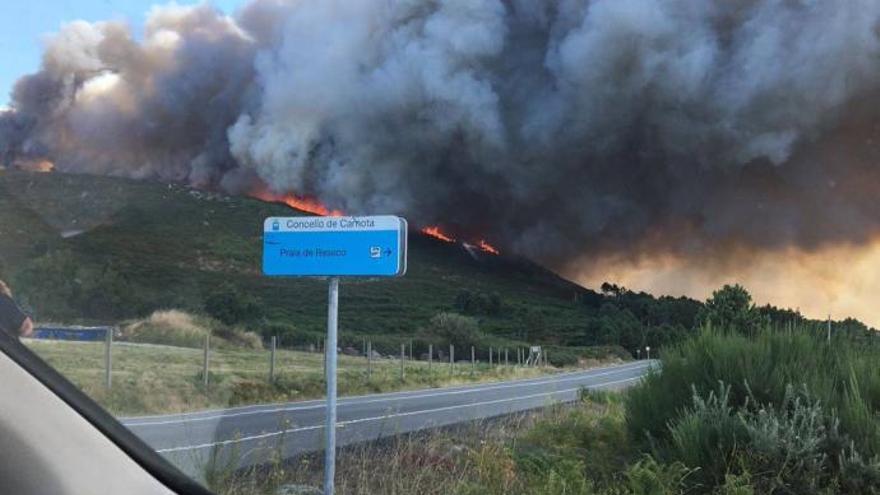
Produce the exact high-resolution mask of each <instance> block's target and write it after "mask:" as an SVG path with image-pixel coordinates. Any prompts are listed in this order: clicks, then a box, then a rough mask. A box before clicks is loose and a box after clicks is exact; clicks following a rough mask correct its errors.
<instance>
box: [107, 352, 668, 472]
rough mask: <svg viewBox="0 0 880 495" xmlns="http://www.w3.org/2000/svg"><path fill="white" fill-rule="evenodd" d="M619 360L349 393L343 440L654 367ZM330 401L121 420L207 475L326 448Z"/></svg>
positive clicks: (471, 416)
mask: <svg viewBox="0 0 880 495" xmlns="http://www.w3.org/2000/svg"><path fill="white" fill-rule="evenodd" d="M654 365H655V363H654V362H652V361H637V362H633V363H628V364H624V365H619V366H613V367H607V368H597V369H592V370H586V371H577V372H571V373H562V374H557V375H549V376H543V377H539V378H531V379H527V380H515V381H507V382H495V383H484V384H478V385H469V386H462V387H454V388H438V389H428V390H416V391H409V392H395V393H388V394H376V395H366V396H359V397H347V398H343V399H340V400H339V404H338V409H337V421H338V423H337V424H338V427H339V429H338V432H337V442H338V444H339V445H340V446H343V445H347V444H352V443H357V442H363V441H368V440H375V439H378V438H382V437H385V436H390V435H396V434H400V433H406V432H411V431H417V430H423V429H427V428H432V427H438V426H445V425H451V424H455V423H461V422H465V421H471V420H476V419H483V418H490V417H493V416H500V415H504V414H510V413H515V412H519V411H526V410H530V409H536V408H540V407H543V406H546V405H548V404H551V403H554V402H565V401H572V400H574V399H575V398H576V397H577V394H578V391H579V390H580V389H582V388H591V389H592V388H595V389H614V388H621V387H626V386H628V385H632V384H634V383H636V382H637V381H638V380H640V379H641V377H642V376H643V375H644V374H645V373H646V372H647V370H648V369H649V368H650V367H652V366H654ZM323 422H324V402H323V401H309V402H294V403H288V404H274V405H261V406H245V407H237V408H230V409H223V410H214V411H202V412H195V413H187V414H174V415H165V416H144V417H138V418H129V419H124V420H122V423H123V424H125V425H126V426H128V427H129V428H131V429H132V430H133V431H134V432H135V433H137V434H138V435H139V436H140V437H141V438H143V439H144V440H146V442H147V443H148V444H150V446H152V447H153V448H155V449H156V450H157V451H158V452H160V453H161V454H163V455H165V456H166V457H168V458H169V459H171V460H172V462H174V463H175V464H177V465H178V466H180V467H182V468H183V469H184V471H187V473H188V474H190V475H193V476H200V475H201V474H202V473H201V472H200V471H201V469H199V468H198V466H200V465H204V463H205V462H206V460H207V459H208V457H209V456H210V455H211V453H212V452H214V453H219V455H222V456H226V455H234V456H235V457H236V458H238V459H240V462H241V463H242V464H243V465H251V464H256V463H259V462H264V461H265V460H266V459H267V457H268V455H270V453H272V452H279V451H281V452H283V453H284V455H285V456H294V455H297V454H301V453H304V452H310V451H315V450H320V449H321V448H322V439H323V430H324V426H323Z"/></svg>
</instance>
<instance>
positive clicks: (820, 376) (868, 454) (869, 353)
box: [626, 330, 880, 493]
mask: <svg viewBox="0 0 880 495" xmlns="http://www.w3.org/2000/svg"><path fill="white" fill-rule="evenodd" d="M823 337H824V336H823ZM878 357H880V356H878V352H877V351H876V350H874V349H872V348H869V347H859V346H853V345H851V344H850V343H848V342H846V341H838V342H834V343H833V344H829V343H827V342H826V341H825V340H824V338H821V337H820V336H817V335H814V334H810V333H807V332H804V331H793V332H792V333H791V334H787V333H785V334H784V333H772V332H767V331H764V332H760V333H759V334H758V335H757V336H756V337H755V338H752V339H749V338H746V337H744V336H742V335H738V334H733V333H726V334H725V333H723V332H713V331H711V330H704V331H703V332H702V333H701V334H700V335H699V336H698V337H696V338H694V339H691V340H689V341H687V342H684V343H683V344H681V345H680V346H678V347H676V348H674V349H670V350H667V352H665V353H664V355H663V359H662V361H663V368H662V369H663V371H662V373H661V372H657V373H653V374H651V375H649V376H648V377H647V379H646V380H645V382H644V383H643V385H642V386H640V387H637V388H634V389H633V390H632V391H630V393H629V394H628V396H627V403H626V407H627V426H628V430H629V432H630V435H631V436H632V438H634V439H636V440H637V441H638V442H639V444H640V445H641V448H642V449H647V450H649V451H653V452H655V453H656V454H657V455H658V456H659V457H658V460H660V461H662V462H665V463H671V462H682V463H684V464H685V465H686V466H688V467H689V468H693V469H696V471H695V472H694V473H693V474H692V476H690V477H689V483H690V485H691V489H693V490H696V491H698V492H702V493H709V492H711V491H712V490H715V489H718V490H721V491H722V492H723V493H748V490H755V493H821V492H825V493H877V492H880V482H878V480H880V470H878V462H880V461H878V460H877V459H878V457H877V455H878V449H880V444H878V438H880V437H878V433H880V424H878V421H877V407H878V405H880V387H878V384H880V373H878V371H877V369H876V364H875V363H876V362H877V358H878Z"/></svg>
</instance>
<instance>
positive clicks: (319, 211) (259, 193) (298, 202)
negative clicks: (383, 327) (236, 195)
mask: <svg viewBox="0 0 880 495" xmlns="http://www.w3.org/2000/svg"><path fill="white" fill-rule="evenodd" d="M250 196H251V197H253V198H256V199H259V200H261V201H266V202H270V203H282V204H285V205H287V206H289V207H291V208H294V209H297V210H300V211H305V212H307V213H311V214H313V215H320V216H324V217H327V216H330V217H341V216H345V213H344V212H343V211H341V210H334V209H331V208H329V207H327V206H326V205H324V204H323V203H321V202H320V201H318V200H316V199H313V198H304V197H299V196H296V195H293V194H275V193H272V192H270V191H268V190H267V189H265V188H260V189H258V190H256V191H253V192H251V193H250ZM419 232H421V233H422V234H424V235H426V236H429V237H433V238H434V239H438V240H441V241H443V242H448V243H450V244H455V243H457V242H458V241H456V240H455V238H453V237H451V236H450V235H448V234H446V233H445V232H443V230H441V229H440V227H439V226H437V225H432V226H428V227H423V228H421V229H420V230H419ZM463 244H464V245H468V246H472V245H475V246H476V247H477V248H479V249H480V250H481V251H483V252H484V253H488V254H493V255H496V256H497V255H500V254H501V251H499V250H498V248H496V247H495V246H493V245H491V244H489V243H488V242H486V241H485V240H483V239H480V240H479V241H477V243H476V244H469V243H463Z"/></svg>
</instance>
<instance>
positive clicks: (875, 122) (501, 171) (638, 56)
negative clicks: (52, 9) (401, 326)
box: [0, 0, 880, 321]
mask: <svg viewBox="0 0 880 495" xmlns="http://www.w3.org/2000/svg"><path fill="white" fill-rule="evenodd" d="M878 25H880V2H870V1H852V2H846V1H837V2H835V1H824V2H806V1H790V2H782V1H774V0H750V1H744V2H730V1H727V0H706V1H703V2H686V1H685V2H683V1H680V0H629V1H613V0H604V1H600V0H572V1H561V0H558V1H553V0H551V1H546V2H529V1H525V0H473V1H467V2H442V1H434V0H411V1H405V2H403V1H392V2H386V1H381V0H357V1H355V0H250V1H248V2H246V3H245V4H244V5H242V7H241V8H240V9H239V10H238V11H237V12H235V14H233V15H226V14H224V13H223V12H221V11H219V10H217V9H215V8H213V7H212V6H211V5H209V4H208V3H202V4H200V5H197V6H178V5H171V6H165V7H156V8H154V9H152V10H150V14H149V16H148V18H147V20H146V22H145V23H144V29H143V32H142V33H141V32H137V34H136V33H135V30H133V29H131V28H130V27H129V26H127V25H126V24H124V23H121V22H115V21H110V22H95V23H89V22H85V21H76V22H72V23H70V24H67V25H64V26H63V27H62V28H61V29H60V31H59V32H58V33H57V34H56V35H54V36H52V37H49V38H47V39H46V43H45V46H46V48H45V53H44V54H43V60H42V65H41V67H40V69H39V70H38V71H37V72H35V73H33V74H29V75H26V76H24V77H22V78H21V79H20V80H19V81H18V82H17V83H16V86H15V89H14V91H13V94H12V99H11V102H10V106H9V108H8V109H3V110H0V166H6V167H12V166H13V165H14V164H15V163H23V162H25V161H27V162H33V163H42V161H44V160H45V161H48V162H51V163H54V164H55V165H56V166H57V168H58V170H60V171H63V172H80V173H91V174H108V175H117V176H127V177H135V178H151V179H159V180H164V181H172V182H187V183H189V184H192V185H194V186H197V187H205V188H217V189H225V190H228V191H231V192H242V191H250V190H251V189H253V185H254V184H267V185H269V186H270V187H268V188H267V190H271V191H280V192H282V194H281V195H280V196H279V195H270V197H268V198H265V199H267V200H271V201H280V202H284V203H286V204H289V205H291V206H293V207H295V208H298V209H301V210H304V211H309V212H312V213H315V214H322V215H334V214H342V211H345V212H347V213H350V214H359V213H363V212H377V211H390V212H398V213H400V214H402V215H404V216H406V217H407V218H408V219H409V220H411V221H412V222H413V225H424V226H428V227H427V230H425V231H423V233H424V234H425V235H431V236H433V237H434V238H437V239H440V240H442V241H444V242H452V241H455V242H462V241H464V240H465V238H467V240H468V241H469V242H472V244H468V245H470V246H473V247H474V249H477V247H479V248H480V249H483V250H484V251H485V252H496V251H497V249H496V248H495V247H494V246H492V245H490V244H489V243H487V242H485V241H483V242H482V243H481V242H480V241H479V240H478V239H481V238H486V239H492V241H493V242H496V243H498V244H499V245H501V246H503V247H504V249H505V251H506V250H512V251H515V252H516V253H517V254H522V255H525V256H529V257H533V258H535V259H536V260H538V261H540V262H543V263H544V264H547V265H550V266H551V267H553V268H556V269H559V270H565V273H566V274H567V275H569V276H571V277H579V280H582V281H590V282H591V281H592V280H593V278H592V275H582V274H595V273H597V271H596V270H597V269H598V268H601V267H600V266H598V264H599V263H601V261H600V260H604V259H607V258H608V257H609V256H610V257H614V258H615V260H617V264H616V265H615V267H618V268H620V270H621V271H615V273H623V271H624V270H625V269H627V267H628V269H629V270H631V271H633V272H631V273H636V272H637V273H638V276H635V275H632V274H631V276H629V277H628V276H626V274H624V275H621V277H622V279H623V280H632V281H634V283H635V282H637V281H645V283H646V284H647V286H649V287H650V286H651V280H652V277H658V276H660V274H661V272H662V270H660V269H659V268H657V269H652V270H649V271H642V268H641V267H644V266H655V267H656V266H659V267H660V268H663V267H678V268H676V270H677V273H681V270H690V269H693V268H692V267H700V269H702V270H707V271H710V272H711V273H712V274H716V273H723V274H724V276H725V280H727V279H733V280H740V279H741V278H742V277H740V275H742V276H745V274H746V273H749V272H750V264H751V263H754V261H755V260H758V259H774V260H777V259H778V260H779V263H781V265H779V266H780V267H782V268H784V270H782V271H781V272H778V273H779V276H778V277H776V278H775V279H774V280H773V281H770V282H766V286H768V287H769V286H771V285H772V286H774V287H776V288H777V289H778V290H776V292H778V293H783V292H786V291H787V290H789V286H790V285H792V284H794V283H797V284H800V285H805V286H815V287H826V286H827V284H825V280H824V279H823V277H824V276H825V272H824V271H821V270H820V271H818V272H816V274H815V275H812V276H806V275H804V276H803V278H802V279H799V280H798V281H796V282H792V281H791V280H789V279H788V277H794V276H796V275H797V274H804V273H806V272H803V271H801V270H800V265H799V264H798V263H800V261H799V260H800V259H801V258H795V257H781V258H780V257H778V255H779V254H780V253H788V252H790V251H794V252H799V253H806V254H805V255H804V256H806V258H809V259H810V260H814V261H815V260H817V259H819V258H822V257H827V259H834V260H840V258H837V257H836V255H834V254H833V253H836V252H837V250H839V249H841V248H842V247H845V248H846V249H852V250H856V251H859V250H862V251H865V252H867V251H868V250H873V249H874V247H873V246H874V243H875V240H876V239H878V238H880V202H878V201H877V198H878V197H880V167H878V166H877V164H878V163H880V145H878V144H877V143H880V103H878V101H880V31H878V29H877V26H878ZM264 196H265V195H263V196H261V197H264ZM326 205H332V208H328V207H327V206H326ZM435 224H440V225H444V226H447V225H455V226H456V230H455V232H452V233H449V232H443V231H442V230H441V229H436V230H433V227H431V226H433V225H435ZM463 233H466V235H465V234H463ZM474 233H479V236H476V235H475V234H474ZM435 234H438V235H435ZM444 238H446V239H444ZM455 238H458V240H455ZM462 244H464V243H463V242H462ZM742 251H745V252H748V253H750V255H749V256H745V257H743V256H741V252H742ZM817 257H818V258H817ZM806 258H804V259H806ZM869 258H870V259H872V260H873V259H874V258H873V257H869ZM646 260H649V261H652V262H651V263H646ZM669 260H679V261H678V262H676V263H672V262H670V261H669ZM817 263H818V265H817V266H819V265H822V263H819V262H817ZM743 265H745V267H743ZM682 267H686V268H682ZM847 269H849V267H848V266H847V264H846V263H845V262H844V263H843V266H841V268H840V270H841V271H846V270H847ZM607 273H608V274H609V275H613V274H612V273H611V272H607ZM707 273H708V272H707ZM755 273H756V274H757V273H758V272H755ZM810 273H812V272H810ZM728 276H729V277H728ZM798 276H800V275H798ZM835 276H837V275H835ZM841 277H842V275H841ZM674 278H675V277H671V278H670V279H674ZM713 280H714V278H713ZM746 282H747V283H748V281H747V280H746ZM676 283H678V282H677V280H676ZM762 283H763V282H762ZM758 285H762V284H758ZM658 286H660V285H657V284H655V285H654V287H658ZM833 286H834V288H835V289H834V291H835V292H834V294H833V297H832V296H828V297H827V298H824V299H823V300H822V301H818V302H815V303H814V305H813V306H812V308H813V311H812V312H813V314H814V315H820V316H821V315H822V314H824V313H825V310H826V308H827V307H829V306H831V304H832V302H833V301H835V300H842V299H846V298H850V299H852V298H853V297H852V296H853V294H856V293H859V294H861V291H863V290H864V289H863V288H861V287H858V286H851V285H846V284H834V285H833ZM662 287H663V288H665V287H666V286H665V285H663V286H662ZM631 288H638V287H631ZM701 290H702V289H701ZM670 291H672V290H670ZM768 292H769V291H768ZM816 293H819V294H824V293H821V292H816ZM695 295H697V294H695ZM699 295H702V296H706V295H708V294H706V293H705V292H703V293H702V294H699ZM820 297H823V296H820ZM800 306H801V308H802V309H804V308H807V309H805V311H807V312H809V311H810V309H809V308H810V307H809V306H808V305H806V304H800ZM870 308H871V304H869V303H865V307H864V312H869V310H870ZM875 321H876V320H875Z"/></svg>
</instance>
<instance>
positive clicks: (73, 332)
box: [33, 327, 113, 342]
mask: <svg viewBox="0 0 880 495" xmlns="http://www.w3.org/2000/svg"><path fill="white" fill-rule="evenodd" d="M112 329H113V327H37V328H36V329H34V335H33V338H35V339H48V340H80V341H86V342H100V341H102V340H104V339H105V338H107V332H108V331H111V330H112Z"/></svg>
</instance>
